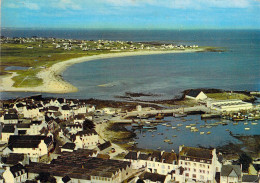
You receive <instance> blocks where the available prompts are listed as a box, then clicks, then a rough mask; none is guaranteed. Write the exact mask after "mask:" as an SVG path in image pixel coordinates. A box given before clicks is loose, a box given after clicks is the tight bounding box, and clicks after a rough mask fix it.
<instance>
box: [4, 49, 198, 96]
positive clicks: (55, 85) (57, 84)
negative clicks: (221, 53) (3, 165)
mask: <svg viewBox="0 0 260 183" xmlns="http://www.w3.org/2000/svg"><path fill="white" fill-rule="evenodd" d="M196 51H202V49H196V50H192V49H189V50H170V51H162V50H158V51H135V52H117V53H108V54H100V55H93V56H84V57H80V58H74V59H70V60H67V61H62V62H59V63H56V64H54V65H52V66H51V67H49V68H46V69H42V70H41V71H40V72H39V73H38V74H37V77H39V78H42V79H43V84H42V85H41V86H37V87H24V88H22V87H13V83H14V81H13V80H12V78H13V77H14V76H17V73H16V72H13V73H12V74H9V75H6V76H3V77H1V78H0V80H1V82H0V91H1V92H4V91H13V92H45V93H72V92H77V91H78V89H77V88H76V87H75V86H73V85H72V84H73V83H72V84H70V83H68V82H66V81H65V80H63V78H62V77H60V76H59V75H60V74H61V73H62V72H64V71H65V70H66V69H67V68H68V67H69V66H71V65H73V64H77V63H81V62H87V61H93V60H98V59H106V58H115V57H127V56H138V55H152V54H167V53H189V52H196Z"/></svg>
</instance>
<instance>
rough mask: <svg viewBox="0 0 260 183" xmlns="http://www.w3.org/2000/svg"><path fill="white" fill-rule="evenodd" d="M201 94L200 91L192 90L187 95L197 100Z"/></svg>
mask: <svg viewBox="0 0 260 183" xmlns="http://www.w3.org/2000/svg"><path fill="white" fill-rule="evenodd" d="M200 92H201V91H200V90H190V91H189V92H188V93H187V94H186V95H188V96H191V97H195V98H196V97H197V96H198V95H199V94H200Z"/></svg>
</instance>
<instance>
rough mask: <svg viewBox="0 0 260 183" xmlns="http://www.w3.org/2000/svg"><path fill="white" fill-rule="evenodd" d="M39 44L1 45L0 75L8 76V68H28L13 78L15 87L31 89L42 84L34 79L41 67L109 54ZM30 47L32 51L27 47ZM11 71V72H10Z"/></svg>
mask: <svg viewBox="0 0 260 183" xmlns="http://www.w3.org/2000/svg"><path fill="white" fill-rule="evenodd" d="M39 44H40V43H39V42H34V43H24V44H9V43H8V44H2V45H1V62H0V75H5V74H8V71H6V70H5V68H6V67H8V66H21V67H30V68H29V69H27V70H18V71H17V73H18V74H19V76H16V77H14V78H13V80H14V81H15V83H14V86H15V87H31V86H38V85H41V84H42V79H39V78H37V77H36V74H37V73H38V72H39V71H40V70H41V69H42V68H43V67H50V66H51V65H53V64H55V63H57V62H61V61H65V60H68V59H71V58H78V57H82V56H91V55H98V54H101V53H102V54H104V53H111V52H110V51H109V50H102V51H101V50H96V51H82V50H81V49H78V48H72V49H71V50H64V49H62V48H55V47H54V46H53V45H52V44H51V43H44V44H41V47H39ZM29 46H32V47H33V49H28V48H27V47H29ZM10 71H11V70H10Z"/></svg>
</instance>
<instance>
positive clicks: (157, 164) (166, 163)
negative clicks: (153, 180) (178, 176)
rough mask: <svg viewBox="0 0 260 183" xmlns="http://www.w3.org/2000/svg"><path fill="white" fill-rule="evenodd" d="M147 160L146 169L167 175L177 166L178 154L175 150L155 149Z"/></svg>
mask: <svg viewBox="0 0 260 183" xmlns="http://www.w3.org/2000/svg"><path fill="white" fill-rule="evenodd" d="M148 160H149V161H147V167H146V171H147V172H151V173H158V174H162V175H166V174H168V173H169V172H171V171H172V170H175V169H176V168H177V163H178V161H177V155H176V153H174V152H164V151H161V152H160V151H154V152H153V153H152V154H151V156H150V157H149V159H148Z"/></svg>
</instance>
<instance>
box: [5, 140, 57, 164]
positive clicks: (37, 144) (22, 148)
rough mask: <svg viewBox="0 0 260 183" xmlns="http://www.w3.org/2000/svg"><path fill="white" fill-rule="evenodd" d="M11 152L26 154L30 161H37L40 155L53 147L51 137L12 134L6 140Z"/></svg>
mask: <svg viewBox="0 0 260 183" xmlns="http://www.w3.org/2000/svg"><path fill="white" fill-rule="evenodd" d="M8 147H9V148H10V149H11V150H12V153H18V154H21V153H23V154H27V155H28V157H30V158H31V160H32V161H34V162H37V161H38V160H39V158H40V157H42V156H44V155H48V153H49V151H50V150H51V149H52V148H53V139H52V137H47V136H39V135H24V136H18V135H12V136H10V138H9V141H8Z"/></svg>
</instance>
